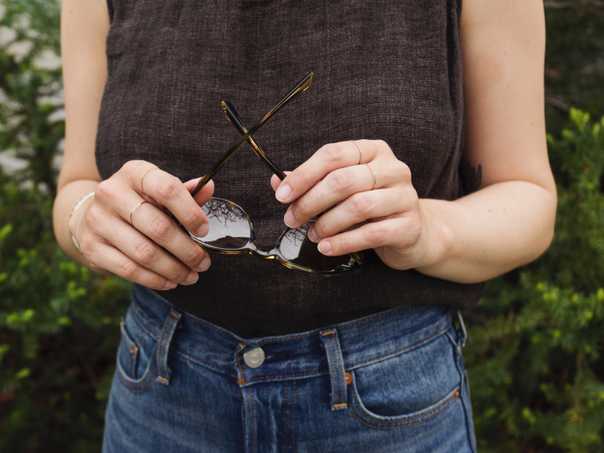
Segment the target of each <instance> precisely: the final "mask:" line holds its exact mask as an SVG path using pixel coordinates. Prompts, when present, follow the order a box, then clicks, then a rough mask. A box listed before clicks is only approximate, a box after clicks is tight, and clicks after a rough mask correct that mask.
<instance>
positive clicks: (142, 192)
mask: <svg viewBox="0 0 604 453" xmlns="http://www.w3.org/2000/svg"><path fill="white" fill-rule="evenodd" d="M153 170H159V168H158V167H153V168H150V169H149V170H147V171H146V172H145V174H144V175H143V177H142V178H141V191H140V193H141V194H144V193H145V187H144V186H143V183H144V182H145V176H147V175H148V174H149V173H151V172H152V171H153Z"/></svg>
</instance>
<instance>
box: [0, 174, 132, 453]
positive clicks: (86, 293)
mask: <svg viewBox="0 0 604 453" xmlns="http://www.w3.org/2000/svg"><path fill="white" fill-rule="evenodd" d="M50 207H51V198H50V196H49V195H48V194H46V193H44V192H40V191H38V190H36V189H31V188H27V187H23V186H22V185H19V184H18V183H17V182H16V181H15V180H14V178H12V177H11V178H9V177H7V176H6V175H4V174H0V301H1V304H0V416H1V417H2V422H1V423H0V451H7V452H8V451H11V452H13V451H14V452H21V451H23V452H34V451H73V452H80V451H81V452H90V451H95V450H98V443H99V436H100V433H101V429H102V423H103V420H102V415H103V404H104V401H105V399H106V396H107V393H108V385H109V382H110V381H109V379H110V373H111V372H112V369H113V364H114V361H113V357H114V349H115V346H116V344H117V340H118V338H117V334H116V332H117V329H116V325H117V322H118V320H119V316H120V314H121V312H122V310H123V309H124V307H125V306H126V304H127V294H126V289H127V287H126V285H125V283H124V282H122V281H120V280H117V279H113V278H106V277H105V278H101V277H98V276H93V275H91V272H90V271H88V270H87V269H86V268H84V267H82V266H79V265H77V264H76V263H74V262H73V261H71V260H70V259H68V258H67V257H65V256H64V255H63V254H62V253H61V252H60V250H59V249H58V247H57V246H56V243H55V241H54V238H53V235H52V229H51V228H52V226H51V224H50Z"/></svg>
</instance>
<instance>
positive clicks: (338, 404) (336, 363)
mask: <svg viewBox="0 0 604 453" xmlns="http://www.w3.org/2000/svg"><path fill="white" fill-rule="evenodd" d="M319 333H320V336H321V341H322V342H323V346H324V348H325V352H326V353H327V364H328V366H329V380H330V383H331V410H332V411H336V410H340V409H346V408H347V407H348V398H347V394H346V392H347V388H346V386H347V382H346V372H345V370H344V358H343V356H342V349H341V348H340V341H339V339H338V332H337V331H336V329H334V328H330V329H325V330H322V331H320V332H319Z"/></svg>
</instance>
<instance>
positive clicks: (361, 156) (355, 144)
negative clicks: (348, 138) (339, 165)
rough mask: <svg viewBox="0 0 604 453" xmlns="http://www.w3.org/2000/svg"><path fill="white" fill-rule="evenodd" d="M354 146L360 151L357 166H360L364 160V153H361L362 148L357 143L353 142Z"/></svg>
mask: <svg viewBox="0 0 604 453" xmlns="http://www.w3.org/2000/svg"><path fill="white" fill-rule="evenodd" d="M352 144H353V145H354V146H355V147H356V148H357V149H358V150H359V162H358V163H357V165H360V164H361V161H362V160H363V153H361V148H359V145H357V142H355V141H354V140H352Z"/></svg>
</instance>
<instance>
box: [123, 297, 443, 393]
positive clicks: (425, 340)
mask: <svg viewBox="0 0 604 453" xmlns="http://www.w3.org/2000/svg"><path fill="white" fill-rule="evenodd" d="M136 310H140V308H139V307H136ZM133 319H134V321H135V322H137V323H138V325H139V327H140V328H141V329H142V330H143V331H144V332H145V334H147V335H149V336H150V337H151V338H153V339H154V340H157V338H156V336H155V335H154V334H153V333H151V332H150V331H149V329H148V328H147V327H146V326H145V325H143V324H142V323H143V322H144V320H141V319H138V317H137V316H133ZM439 321H440V320H439ZM439 321H437V322H439ZM445 322H446V320H445ZM450 328H451V326H450V325H449V324H448V323H447V326H446V328H443V329H441V330H439V331H437V332H435V333H433V334H431V335H430V336H428V337H426V338H422V339H421V340H419V341H417V342H415V343H413V344H411V345H409V346H407V347H405V348H403V349H401V350H399V351H397V352H395V353H391V354H387V355H385V356H379V357H375V358H370V359H368V360H366V361H364V362H361V363H358V364H356V365H354V366H351V367H350V368H348V370H355V369H357V368H361V367H364V366H367V365H372V364H375V363H379V362H381V361H384V360H388V359H390V358H393V357H396V356H397V355H400V354H404V353H407V352H410V351H412V350H414V349H417V348H418V347H420V346H422V345H424V344H426V343H428V342H430V341H431V340H435V339H436V338H438V337H440V336H441V335H443V334H445V333H447V331H448V330H449V329H450ZM418 330H419V329H418ZM174 352H175V353H176V354H177V355H179V356H180V357H182V358H184V359H185V361H187V362H191V363H193V364H195V365H198V366H201V367H204V368H206V369H209V370H212V371H214V372H216V373H219V374H221V375H223V376H227V377H230V378H233V379H237V376H236V375H235V374H232V373H228V374H226V373H224V371H222V370H220V369H218V368H215V367H212V366H210V365H208V364H207V363H203V362H200V361H199V360H197V359H195V358H194V357H192V356H190V355H188V354H186V353H184V352H182V351H181V350H179V349H178V347H176V348H175V349H174ZM325 374H329V373H328V372H314V373H308V372H306V373H292V374H287V375H268V376H266V375H260V376H256V377H255V378H254V381H253V382H246V383H245V384H242V386H244V387H246V386H249V385H253V384H254V383H256V382H258V383H259V382H266V381H269V380H284V379H304V378H314V377H318V376H323V375H325Z"/></svg>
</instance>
